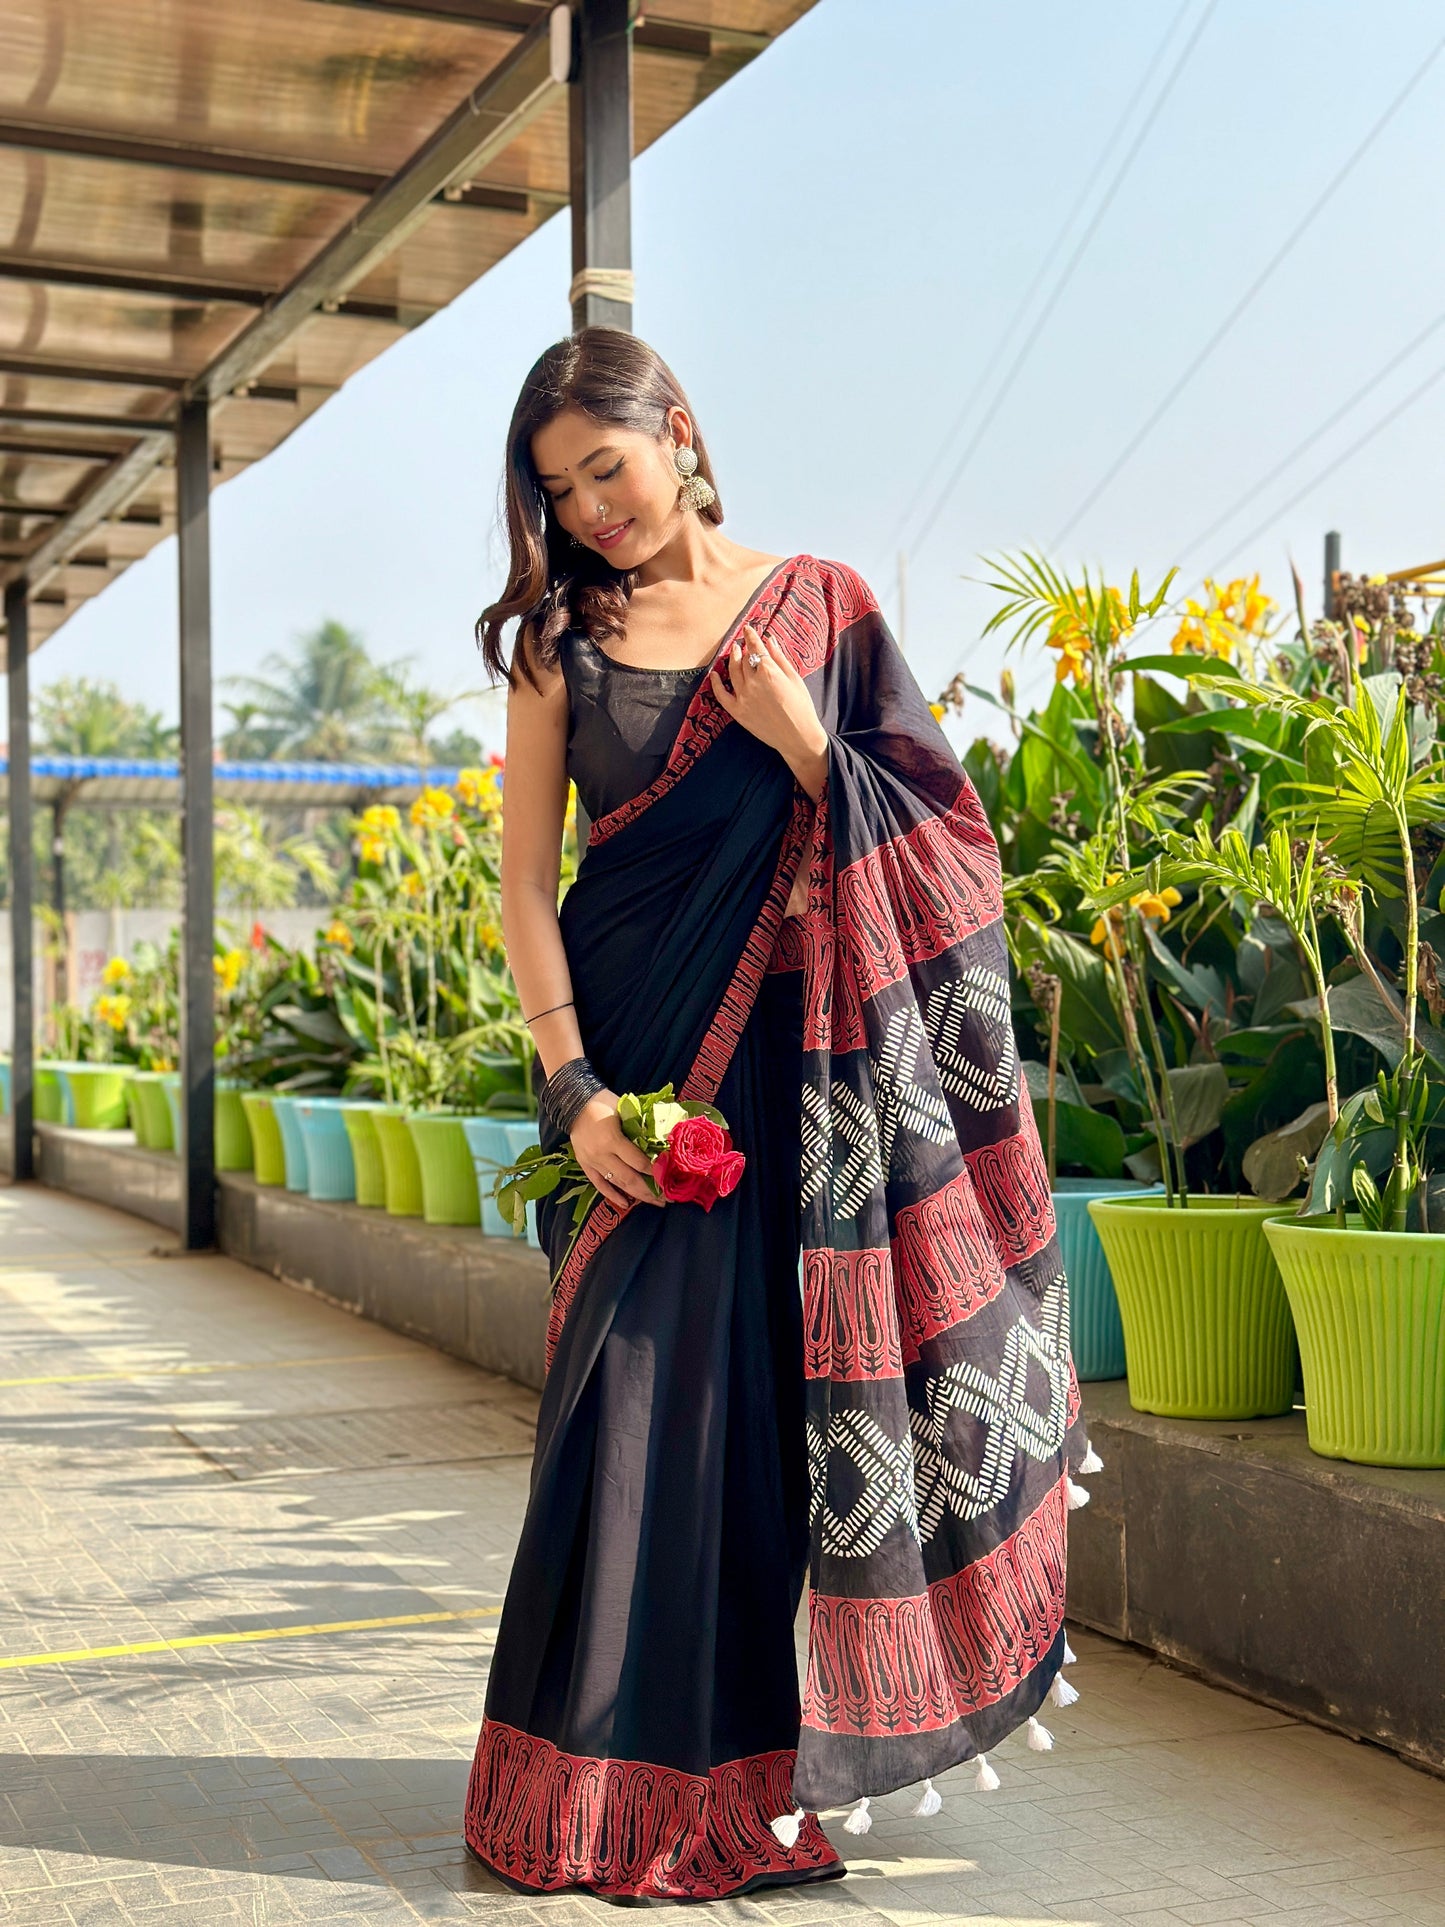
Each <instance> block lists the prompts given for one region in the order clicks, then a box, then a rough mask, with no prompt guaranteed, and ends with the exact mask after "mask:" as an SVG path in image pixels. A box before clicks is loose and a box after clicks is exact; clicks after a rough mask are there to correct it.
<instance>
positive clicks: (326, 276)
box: [0, 0, 812, 773]
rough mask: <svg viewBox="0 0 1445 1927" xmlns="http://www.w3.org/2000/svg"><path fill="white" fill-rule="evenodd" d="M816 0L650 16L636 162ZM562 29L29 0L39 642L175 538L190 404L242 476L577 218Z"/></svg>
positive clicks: (1, 155) (495, 6) (11, 309)
mask: <svg viewBox="0 0 1445 1927" xmlns="http://www.w3.org/2000/svg"><path fill="white" fill-rule="evenodd" d="M811 4H812V0H662V5H661V8H660V11H659V12H656V13H654V12H653V11H652V9H651V8H648V9H647V11H646V14H645V17H643V18H641V19H639V22H638V24H637V25H636V27H635V28H634V31H633V117H634V129H633V146H634V151H636V152H640V151H641V150H642V149H643V148H645V147H648V146H649V145H650V144H651V143H652V142H653V141H654V140H656V139H657V138H658V136H659V135H660V134H662V133H664V132H665V131H666V130H667V128H669V127H670V126H672V124H673V123H674V122H675V121H677V120H679V119H681V117H682V116H683V115H684V114H686V113H687V112H688V111H689V110H690V109H691V108H693V107H695V106H696V105H697V104H698V103H699V102H700V101H702V100H703V99H705V98H706V97H707V95H708V94H710V93H711V92H712V91H713V90H714V89H715V88H716V87H717V86H719V85H720V84H721V83H722V82H723V81H724V80H726V79H728V78H729V77H730V76H731V75H732V74H733V73H734V72H735V71H736V70H737V69H738V68H739V67H740V66H742V65H743V64H745V63H746V62H747V61H748V60H750V59H752V58H753V57H754V55H756V54H757V53H759V52H761V51H762V49H763V48H764V47H766V46H767V44H768V42H769V41H770V39H772V38H773V37H774V36H775V35H777V34H778V33H780V32H781V31H782V30H783V29H784V28H786V27H787V26H789V25H790V24H791V23H792V22H793V21H794V20H795V19H796V18H797V17H798V16H799V15H800V14H802V13H804V12H806V11H807V9H808V7H809V6H810V5H811ZM559 11H561V10H559V9H557V8H555V7H553V6H552V5H550V4H547V3H546V0H5V4H4V5H3V7H0V583H4V582H6V581H11V580H18V579H20V578H21V577H24V578H25V579H26V580H27V581H28V583H29V587H30V607H31V615H30V639H31V646H32V648H33V647H36V646H38V644H39V643H41V642H43V641H44V640H45V639H46V637H47V636H49V635H51V634H53V633H54V631H55V630H56V629H57V628H58V627H59V626H60V624H61V623H62V622H64V620H65V619H66V617H67V616H68V615H70V614H72V613H73V612H74V611H75V609H76V608H78V607H79V606H80V604H81V603H83V602H84V601H86V600H87V599H88V598H89V597H90V596H92V595H94V594H96V593H97V592H98V591H99V590H101V589H102V588H104V587H105V586H106V584H107V583H108V582H110V581H111V580H112V579H113V578H114V577H115V576H116V575H117V574H118V573H119V572H120V571H121V570H123V569H124V568H126V567H127V566H128V564H130V563H131V562H133V561H135V560H137V559H138V558H139V557H140V556H142V555H144V554H145V553H146V551H147V550H148V549H150V548H151V547H152V546H153V545H154V544H155V543H156V542H158V541H159V540H160V539H161V538H162V537H163V536H164V535H165V534H167V533H169V532H171V531H172V530H173V529H174V527H175V515H176V503H175V471H174V465H173V464H174V453H173V450H174V442H173V434H174V424H175V420H176V416H177V413H178V409H179V405H180V403H181V401H182V399H184V398H187V397H199V396H204V397H207V398H208V399H210V401H211V402H212V405H213V406H212V418H213V419H212V431H213V436H214V478H213V479H214V480H216V481H221V480H225V479H228V478H229V477H231V476H233V475H236V474H238V473H239V472H240V471H241V470H242V469H243V468H245V467H247V466H248V465H249V464H250V463H252V462H254V461H257V460H259V459H260V458H261V457H262V456H264V455H266V454H268V453H269V452H270V450H271V449H273V448H275V447H276V446H277V445H278V443H280V442H282V441H284V440H285V438H286V436H287V435H289V434H290V433H291V431H292V430H293V429H294V428H295V427H297V425H298V424H299V423H300V422H302V421H304V420H305V418H306V417H307V416H308V415H309V414H311V413H312V412H313V410H315V409H316V408H318V407H319V406H320V405H321V404H322V403H323V402H324V401H325V400H326V399H327V398H328V396H330V395H332V394H334V393H335V392H336V390H337V389H338V388H339V387H340V386H341V385H342V383H343V382H345V381H346V380H347V379H348V377H350V376H351V375H353V374H355V373H356V371H357V370H358V369H359V368H361V367H363V366H364V365H365V364H366V363H367V362H368V361H370V360H371V359H372V358H373V357H374V356H375V355H378V354H380V353H381V352H382V350H383V349H385V348H386V347H388V346H389V345H390V344H391V343H392V342H393V341H395V340H396V339H397V338H398V337H399V336H400V335H401V334H403V333H404V332H405V331H406V330H407V329H409V328H412V327H415V326H417V325H418V323H420V322H422V321H424V320H426V318H427V317H428V316H429V315H431V314H434V313H435V312H436V311H437V310H438V309H439V308H442V307H445V306H446V304H447V303H448V302H450V301H451V300H453V299H454V298H455V297H456V296H457V295H458V294H460V293H461V292H462V290H463V289H465V288H466V287H468V286H469V285H470V284H471V283H472V282H473V281H475V280H477V279H478V278H479V277H480V276H481V275H483V274H485V273H486V271H487V270H488V268H490V267H492V266H493V265H494V264H495V263H496V262H497V261H499V260H500V259H501V258H502V256H503V255H505V254H507V253H508V252H510V250H511V249H512V248H514V247H515V246H516V245H517V244H518V242H519V241H522V240H524V239H525V238H526V236H527V235H528V234H530V233H531V232H532V230H533V229H534V228H536V227H538V226H539V225H540V224H541V223H542V222H543V221H545V220H546V219H547V218H548V216H549V215H551V214H552V213H553V212H555V211H556V210H557V209H558V208H559V207H561V206H563V205H564V204H566V202H567V200H568V193H569V174H568V108H567V87H566V84H565V80H566V60H567V52H568V23H567V20H566V17H565V14H563V17H562V18H561V19H560V20H558V21H556V22H553V21H552V20H551V19H550V16H552V15H553V14H555V13H558V12H559ZM664 16H665V17H664ZM39 767H40V766H39V765H38V764H37V773H38V770H39Z"/></svg>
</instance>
